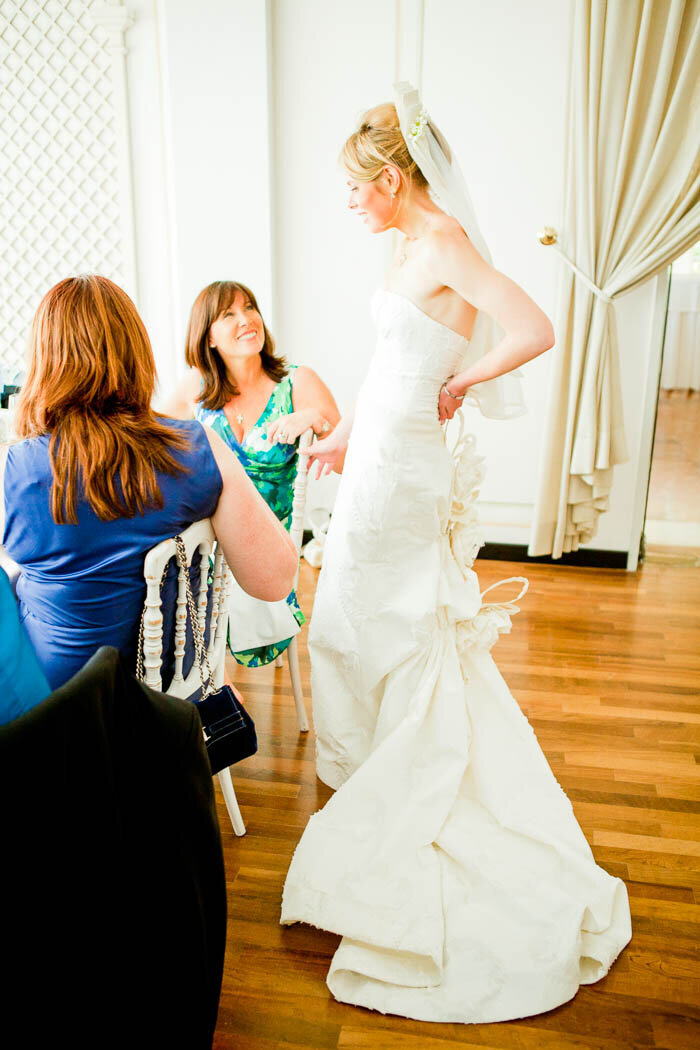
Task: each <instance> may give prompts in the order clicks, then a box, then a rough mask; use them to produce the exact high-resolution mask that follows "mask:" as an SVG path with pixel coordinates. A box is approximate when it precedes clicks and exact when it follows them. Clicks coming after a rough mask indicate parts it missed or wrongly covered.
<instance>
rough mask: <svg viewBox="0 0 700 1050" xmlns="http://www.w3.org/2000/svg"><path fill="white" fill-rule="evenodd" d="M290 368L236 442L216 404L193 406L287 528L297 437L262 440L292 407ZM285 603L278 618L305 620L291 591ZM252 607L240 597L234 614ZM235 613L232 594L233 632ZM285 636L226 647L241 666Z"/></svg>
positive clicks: (268, 653) (260, 658)
mask: <svg viewBox="0 0 700 1050" xmlns="http://www.w3.org/2000/svg"><path fill="white" fill-rule="evenodd" d="M296 367H297V366H296V365H290V366H289V373H288V374H287V375H286V376H285V377H284V378H283V379H281V380H280V382H279V383H278V384H277V385H276V386H275V388H274V389H273V391H272V393H271V394H270V397H269V399H268V402H267V404H266V405H265V408H264V409H263V411H262V414H261V415H260V417H259V418H258V419H257V421H256V422H255V425H254V426H253V427H251V429H250V430H249V431H248V433H247V434H246V435H245V437H244V438H243V440H242V441H239V440H238V438H237V437H236V435H235V434H234V432H233V429H232V427H231V424H230V423H229V421H228V419H227V418H226V413H225V412H224V410H223V409H222V408H217V409H211V408H204V406H203V405H198V406H197V419H199V420H200V421H201V422H202V423H204V425H205V426H208V427H211V429H212V430H215V431H216V433H217V434H218V435H219V437H221V438H223V440H224V441H225V442H226V444H227V445H228V446H229V448H230V449H232V451H233V452H235V454H236V456H237V457H238V459H239V460H240V462H241V465H242V467H243V469H244V470H245V472H246V474H247V475H248V477H249V478H250V480H251V481H252V482H253V484H254V485H255V487H256V489H257V490H258V492H259V493H260V495H261V496H262V498H263V499H264V500H265V502H266V503H267V505H268V506H269V507H270V508H271V509H272V510H273V511H274V512H275V514H276V516H277V517H278V518H279V520H280V521H281V522H282V524H283V525H284V527H285V529H287V531H289V529H290V528H291V527H292V503H293V501H294V482H295V480H296V476H297V458H298V457H297V444H298V442H292V443H290V444H283V443H282V444H280V443H277V442H275V443H274V444H273V443H272V442H270V441H268V438H267V428H268V427H269V425H270V424H271V423H273V422H274V421H275V420H276V419H279V417H280V416H283V415H289V414H290V413H291V412H293V411H294V405H293V402H292V384H293V379H294V372H295V370H296ZM286 602H287V606H288V607H289V616H288V617H287V618H286V619H285V621H284V622H285V623H288V622H289V621H290V620H291V625H292V627H294V621H295V620H296V623H297V625H298V626H299V627H301V626H302V625H303V624H304V623H305V622H306V620H305V617H304V614H303V612H302V611H301V608H300V607H299V602H298V601H297V596H296V593H295V592H294V591H292V592H291V593H290V594H289V595H287V599H286ZM266 604H267V603H266ZM258 607H259V606H258ZM255 608H256V606H255V605H253V603H251V602H250V601H249V600H248V599H246V600H245V611H243V610H241V611H240V615H243V616H245V618H246V619H248V620H249V619H250V618H251V616H252V617H255V612H254V610H255ZM237 612H238V611H237V609H236V607H235V599H234V598H233V596H232V605H231V629H232V630H234V635H235V623H236V620H237ZM297 629H298V628H297ZM292 637H293V636H292ZM291 640H292V638H291V637H287V638H276V639H275V641H274V642H273V643H269V644H265V645H257V646H254V647H253V648H250V649H238V650H236V649H233V648H231V652H232V654H233V656H234V658H235V659H236V661H237V662H238V663H239V664H243V665H245V666H246V667H260V666H262V665H264V664H268V663H271V662H272V661H273V660H276V659H277V657H278V656H279V655H280V653H283V652H284V650H285V649H286V648H287V646H288V645H289V643H290V642H291Z"/></svg>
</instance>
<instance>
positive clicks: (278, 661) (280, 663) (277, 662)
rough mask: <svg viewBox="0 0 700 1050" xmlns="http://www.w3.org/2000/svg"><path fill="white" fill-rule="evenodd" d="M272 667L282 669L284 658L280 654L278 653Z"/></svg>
mask: <svg viewBox="0 0 700 1050" xmlns="http://www.w3.org/2000/svg"><path fill="white" fill-rule="evenodd" d="M274 666H275V667H284V657H283V656H282V653H280V654H279V656H278V657H277V659H276V660H275V663H274Z"/></svg>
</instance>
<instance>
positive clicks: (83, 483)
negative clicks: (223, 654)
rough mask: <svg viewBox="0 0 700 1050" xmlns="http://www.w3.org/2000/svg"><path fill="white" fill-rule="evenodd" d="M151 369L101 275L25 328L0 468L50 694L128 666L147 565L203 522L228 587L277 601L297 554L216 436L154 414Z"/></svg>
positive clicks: (140, 328) (28, 616)
mask: <svg viewBox="0 0 700 1050" xmlns="http://www.w3.org/2000/svg"><path fill="white" fill-rule="evenodd" d="M155 377H156V373H155V364H154V360H153V353H152V351H151V345H150V342H149V339H148V335H147V333H146V329H145V327H144V325H143V322H142V321H141V318H140V317H139V315H138V313H137V311H136V308H135V306H134V304H133V303H132V301H131V299H130V298H129V297H128V295H126V293H125V292H124V291H122V289H121V288H119V287H118V286H117V285H116V284H114V283H113V282H112V281H110V280H108V279H107V278H106V277H99V276H96V275H83V276H79V277H70V278H67V279H66V280H63V281H60V282H59V283H58V284H57V285H55V287H54V288H52V289H51V290H50V291H49V292H48V293H47V295H46V296H45V297H44V299H43V300H42V302H41V304H40V305H39V308H38V310H37V313H36V316H35V318H34V322H33V324H32V330H31V336H30V364H29V374H28V377H27V381H26V383H25V385H24V387H23V389H22V393H21V397H20V402H19V406H18V413H17V423H16V429H17V433H18V435H19V437H20V438H23V439H24V440H22V441H20V442H19V443H18V444H17V445H14V446H13V447H12V448H11V449H10V450H9V453H8V458H7V467H6V471H5V505H6V522H5V535H4V539H3V543H4V546H5V549H6V550H7V552H8V554H9V555H10V557H12V558H14V560H15V561H16V562H18V563H19V564H20V565H21V567H22V574H21V576H20V579H19V582H18V586H17V595H18V601H19V610H20V618H21V620H22V622H23V623H24V626H25V628H26V630H27V633H28V634H29V637H30V639H31V641H32V643H33V645H34V648H35V650H36V653H37V656H38V658H39V662H40V664H41V666H42V668H43V671H44V673H45V674H46V676H47V678H48V680H49V683H50V685H51V687H52V688H56V687H57V686H59V685H61V684H62V683H63V682H65V681H66V680H67V679H68V678H70V677H71V676H72V675H73V674H74V673H75V672H76V671H78V670H79V669H80V667H82V666H83V664H84V663H85V661H86V660H87V659H89V657H90V656H91V655H92V654H93V653H94V652H95V650H96V649H97V648H98V647H99V646H100V645H113V646H116V647H117V648H118V649H120V650H122V652H123V654H124V655H125V656H126V657H127V659H128V658H131V659H132V660H133V659H134V658H135V647H136V642H137V635H138V625H139V619H140V614H141V608H142V605H143V601H144V597H145V583H144V579H143V561H144V556H145V554H146V552H147V551H148V550H150V548H151V547H154V546H155V545H156V544H157V543H159V542H160V541H161V540H163V539H166V538H168V537H170V536H174V535H175V534H177V533H179V532H182V530H183V529H185V528H187V526H188V525H190V524H192V522H194V521H197V520H199V519H201V518H206V517H211V519H212V523H213V526H214V529H215V531H216V535H217V537H218V539H219V541H220V542H221V545H222V547H223V551H224V554H225V556H226V559H227V561H228V563H229V565H230V567H231V570H232V571H233V574H234V576H235V577H236V579H237V580H238V582H239V583H240V584H241V586H242V587H243V588H244V590H246V591H248V592H249V593H250V594H253V595H254V596H255V597H258V598H263V599H265V600H267V601H274V600H276V599H279V598H283V597H284V596H285V595H286V594H287V593H288V592H289V589H290V587H291V584H292V581H293V578H294V572H295V569H296V555H295V551H294V547H293V545H292V543H291V541H290V539H289V537H288V535H287V533H286V532H285V530H284V528H283V527H282V526H281V525H280V523H279V522H278V521H277V519H276V518H275V516H274V514H273V513H272V511H270V509H269V508H268V506H267V504H266V503H265V501H264V500H263V499H262V498H261V497H260V496H259V495H258V493H257V492H256V490H255V488H254V487H253V485H252V484H251V482H250V481H249V480H248V478H247V477H246V475H245V472H244V471H243V469H242V467H241V466H240V464H239V462H238V460H237V459H236V457H235V456H234V455H233V453H232V452H231V451H230V449H228V448H227V447H226V445H225V444H224V442H223V441H222V440H221V438H220V437H219V436H218V435H217V434H215V433H213V432H212V431H210V430H205V429H204V427H203V426H202V425H201V424H200V423H197V422H195V421H194V420H190V421H181V420H174V419H168V418H167V417H164V416H161V415H159V414H158V413H156V412H154V411H153V410H152V408H151V398H152V396H153V389H154V386H155Z"/></svg>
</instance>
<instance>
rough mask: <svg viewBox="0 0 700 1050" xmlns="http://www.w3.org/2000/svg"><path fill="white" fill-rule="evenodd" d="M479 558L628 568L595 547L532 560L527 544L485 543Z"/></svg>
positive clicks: (614, 554) (623, 556) (619, 557)
mask: <svg viewBox="0 0 700 1050" xmlns="http://www.w3.org/2000/svg"><path fill="white" fill-rule="evenodd" d="M312 535H313V533H312V532H311V530H310V529H304V541H303V542H304V543H308V542H309V540H310V539H311V537H312ZM478 556H479V557H480V558H482V559H483V560H484V561H531V562H544V563H545V564H547V563H548V564H550V565H582V566H585V567H588V568H591V569H626V568H627V551H604V550H597V549H596V548H595V547H586V548H583V549H581V550H578V551H572V553H571V554H562V556H561V558H552V557H550V555H549V554H541V555H538V557H536V558H530V557H529V555H528V553H527V544H525V543H485V544H484V546H483V547H482V548H481V550H480V551H479V555H478Z"/></svg>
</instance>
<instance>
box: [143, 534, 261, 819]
mask: <svg viewBox="0 0 700 1050" xmlns="http://www.w3.org/2000/svg"><path fill="white" fill-rule="evenodd" d="M182 539H183V541H184V544H185V551H186V554H187V564H188V565H191V564H192V558H193V556H194V553H195V551H197V550H199V552H200V555H201V561H200V574H199V588H198V590H197V592H196V593H195V594H194V598H195V601H197V604H198V613H199V620H200V623H201V624H202V625H203V624H204V623H205V619H206V613H207V607H208V605H209V604H210V602H209V597H210V591H211V592H212V595H211V596H212V600H211V610H212V611H211V621H210V628H209V645H208V647H207V648H208V652H209V663H210V665H211V669H212V677H213V679H214V681H213V685H214V686H215V687H216V688H217V689H218V688H219V687H220V686H221V685H223V683H224V670H225V663H226V635H227V629H228V599H227V592H228V586H229V578H230V571H231V570H230V569H229V567H228V565H227V564H226V561H225V559H224V556H223V552H222V550H221V547H220V546H219V545H218V544H216V536H215V535H214V529H213V528H212V524H211V522H210V521H209V519H208V518H205V519H204V520H203V521H196V522H195V523H194V524H193V525H190V526H189V528H187V529H185V531H184V532H183V533H182ZM215 544H216V546H215ZM212 552H214V553H213V557H214V578H213V582H212V584H211V586H210V585H209V583H208V577H209V558H210V556H212ZM171 558H175V539H174V538H173V539H168V540H163V542H162V543H159V544H158V545H157V546H156V547H153V548H152V549H151V550H150V551H149V552H148V554H147V555H146V560H145V563H144V576H145V578H146V604H145V610H144V626H143V665H144V679H145V682H146V684H147V685H149V686H151V688H153V689H157V690H159V691H160V690H162V680H161V673H160V670H161V655H162V651H163V612H162V608H161V580H162V578H163V570H164V569H165V567H166V565H167V564H168V562H169V561H170V560H171ZM186 627H187V596H186V590H185V573H184V569H179V570H178V588H177V598H176V607H175V650H174V656H175V673H174V675H173V680H172V682H171V683H170V685H169V686H168V690H167V692H168V695H170V696H180V697H184V698H187V697H189V696H192V694H193V693H195V692H196V691H197V689H199V687H200V686H201V679H200V674H199V666H198V664H197V661H196V660H195V661H194V663H193V665H192V667H191V669H190V671H189V672H188V674H187V675H186V676H184V675H183V661H184V656H185V633H186ZM205 674H206V671H205ZM218 777H219V783H220V784H221V790H222V792H223V795H224V800H225V802H226V808H227V810H228V815H229V817H230V818H231V823H232V824H233V830H234V831H235V833H236V834H237V835H245V824H244V823H243V817H242V816H241V811H240V808H239V806H238V800H237V799H236V793H235V791H234V789H233V782H232V781H231V770H230V769H222V770H221V772H220V773H219V774H218Z"/></svg>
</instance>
